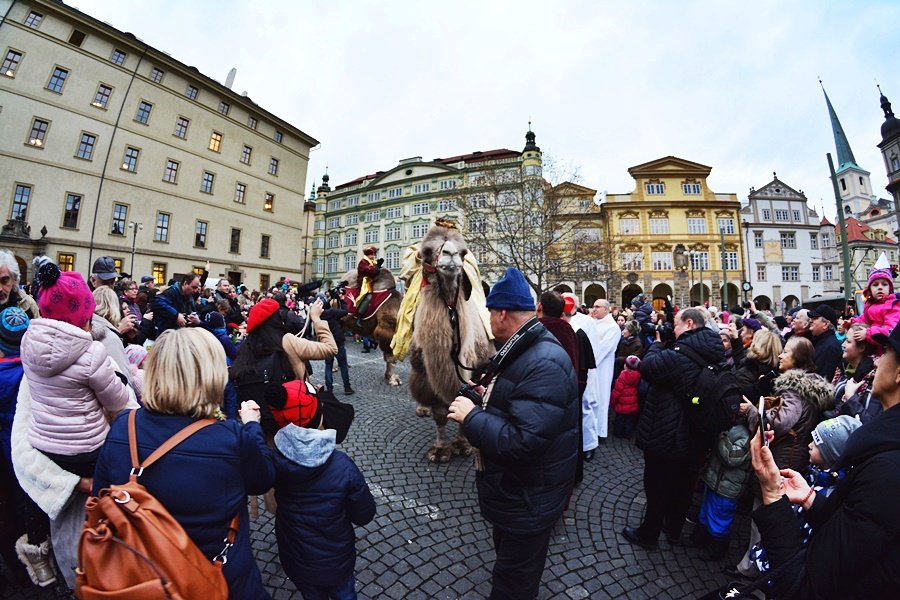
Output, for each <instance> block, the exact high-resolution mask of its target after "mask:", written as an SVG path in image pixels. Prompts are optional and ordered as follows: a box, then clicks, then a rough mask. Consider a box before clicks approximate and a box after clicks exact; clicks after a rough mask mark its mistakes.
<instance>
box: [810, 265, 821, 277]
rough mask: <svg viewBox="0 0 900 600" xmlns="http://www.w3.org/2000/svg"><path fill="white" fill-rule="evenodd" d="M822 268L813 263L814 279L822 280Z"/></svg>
mask: <svg viewBox="0 0 900 600" xmlns="http://www.w3.org/2000/svg"><path fill="white" fill-rule="evenodd" d="M821 270H822V268H821V267H820V266H819V265H813V268H812V280H813V281H821V277H822V274H821Z"/></svg>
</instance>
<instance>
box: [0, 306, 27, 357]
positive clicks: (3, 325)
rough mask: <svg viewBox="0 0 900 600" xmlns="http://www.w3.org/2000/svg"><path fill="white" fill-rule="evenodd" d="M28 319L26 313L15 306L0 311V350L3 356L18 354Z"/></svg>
mask: <svg viewBox="0 0 900 600" xmlns="http://www.w3.org/2000/svg"><path fill="white" fill-rule="evenodd" d="M29 320H30V319H29V318H28V315H26V314H25V312H24V311H22V309H21V308H18V307H16V306H10V307H9V308H4V309H3V312H0V352H3V355H4V356H19V344H21V343H22V336H24V335H25V330H26V329H28V322H29Z"/></svg>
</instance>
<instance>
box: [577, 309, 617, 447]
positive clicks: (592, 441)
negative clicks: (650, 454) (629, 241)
mask: <svg viewBox="0 0 900 600" xmlns="http://www.w3.org/2000/svg"><path fill="white" fill-rule="evenodd" d="M591 317H593V330H594V331H593V334H590V333H589V334H588V336H589V337H590V339H591V346H592V347H593V348H594V358H595V359H596V361H597V368H596V369H592V370H591V371H588V382H587V388H586V389H585V390H584V396H583V397H582V399H581V423H582V429H583V431H584V443H583V446H582V450H583V451H584V452H585V458H588V459H589V457H592V456H593V452H592V450H594V449H595V448H596V447H597V444H598V442H599V439H598V438H605V437H606V434H607V431H606V430H607V425H608V423H609V418H608V417H609V395H610V392H611V390H612V376H613V365H614V363H615V357H616V347H617V346H618V345H619V339H620V338H621V337H622V330H621V329H619V325H618V324H617V323H616V321H615V319H613V318H612V316H611V315H610V314H609V302H608V301H607V300H602V299H600V300H595V301H594V306H593V308H591Z"/></svg>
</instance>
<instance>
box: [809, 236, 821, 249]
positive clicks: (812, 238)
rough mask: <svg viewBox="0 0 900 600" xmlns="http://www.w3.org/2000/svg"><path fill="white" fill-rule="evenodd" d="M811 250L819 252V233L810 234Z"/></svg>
mask: <svg viewBox="0 0 900 600" xmlns="http://www.w3.org/2000/svg"><path fill="white" fill-rule="evenodd" d="M809 248H810V250H818V249H819V234H818V233H815V232H813V233H810V234H809Z"/></svg>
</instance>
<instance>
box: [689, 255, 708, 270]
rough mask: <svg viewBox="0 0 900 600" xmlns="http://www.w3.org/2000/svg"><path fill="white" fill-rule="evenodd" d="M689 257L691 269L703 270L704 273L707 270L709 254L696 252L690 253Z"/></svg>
mask: <svg viewBox="0 0 900 600" xmlns="http://www.w3.org/2000/svg"><path fill="white" fill-rule="evenodd" d="M692 252H693V253H692V254H691V255H690V256H691V268H692V269H698V270H699V269H703V270H705V271H708V270H709V252H697V251H692Z"/></svg>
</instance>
